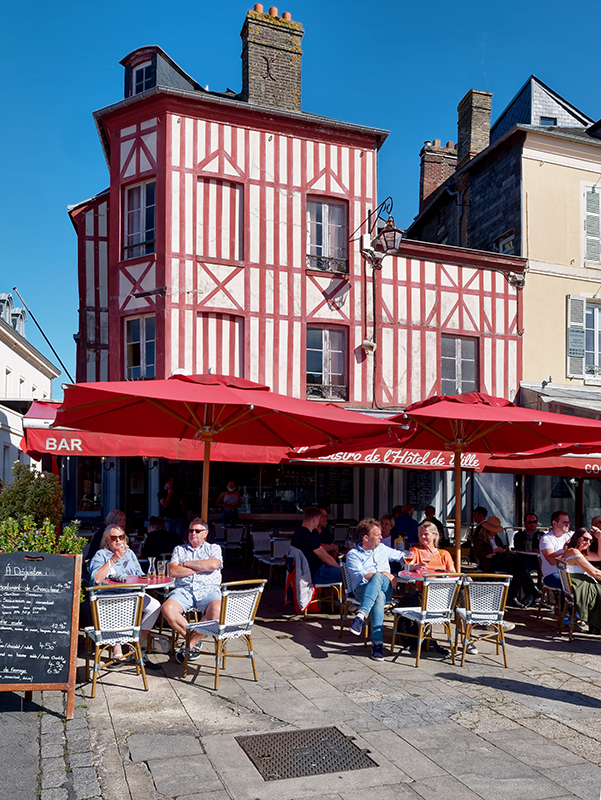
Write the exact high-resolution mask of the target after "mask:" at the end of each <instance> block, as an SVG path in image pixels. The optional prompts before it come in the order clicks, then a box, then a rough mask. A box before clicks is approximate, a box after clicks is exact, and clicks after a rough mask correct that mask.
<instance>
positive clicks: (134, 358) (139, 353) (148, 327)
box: [125, 314, 156, 380]
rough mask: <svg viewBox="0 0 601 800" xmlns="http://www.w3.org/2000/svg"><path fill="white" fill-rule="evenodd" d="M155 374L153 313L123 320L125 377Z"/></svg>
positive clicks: (154, 325) (148, 376) (145, 376)
mask: <svg viewBox="0 0 601 800" xmlns="http://www.w3.org/2000/svg"><path fill="white" fill-rule="evenodd" d="M155 376H156V319H155V316H154V314H151V315H149V316H146V317H133V318H130V319H126V320H125V379H126V380H141V379H143V378H154V377H155Z"/></svg>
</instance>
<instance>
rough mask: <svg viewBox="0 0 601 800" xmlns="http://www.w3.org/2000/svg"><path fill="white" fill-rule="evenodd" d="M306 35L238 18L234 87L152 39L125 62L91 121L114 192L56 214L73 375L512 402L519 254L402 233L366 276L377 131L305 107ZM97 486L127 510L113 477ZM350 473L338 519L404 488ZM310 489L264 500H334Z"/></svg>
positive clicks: (389, 400) (358, 396) (373, 408)
mask: <svg viewBox="0 0 601 800" xmlns="http://www.w3.org/2000/svg"><path fill="white" fill-rule="evenodd" d="M274 12H275V14H274ZM302 35H303V28H302V26H301V25H300V24H299V23H297V22H294V21H292V20H291V19H290V15H289V14H284V15H282V17H279V16H278V15H277V10H276V9H270V13H269V14H264V13H263V11H262V7H261V6H255V10H254V11H249V12H248V14H247V17H246V20H245V22H244V26H243V29H242V33H241V37H242V43H243V48H242V62H243V80H242V86H243V88H242V92H241V93H239V94H235V93H233V92H231V91H229V90H228V91H227V92H224V93H218V92H211V91H209V90H208V89H205V88H203V87H202V86H201V85H200V84H198V83H197V82H196V81H195V80H194V79H193V78H191V77H190V76H189V75H187V74H186V73H185V72H184V71H183V70H182V69H181V68H180V67H179V66H178V65H177V64H176V63H175V62H174V61H173V60H172V59H171V58H170V57H169V56H168V55H167V54H166V53H164V52H163V51H162V50H161V49H160V48H159V47H156V46H153V47H145V48H141V49H138V50H135V51H134V52H132V53H130V54H129V55H128V56H126V57H125V58H124V59H123V61H122V62H121V63H122V64H123V66H124V68H125V96H124V98H123V99H122V100H120V101H119V102H116V103H115V104H114V105H111V106H109V107H107V108H104V109H101V110H100V111H97V112H96V113H95V115H94V116H95V120H96V124H97V127H98V132H99V136H100V140H101V144H102V148H103V150H104V155H105V158H106V160H107V164H108V166H109V171H110V187H109V188H108V189H107V190H106V191H104V192H102V193H101V194H98V195H96V196H94V197H92V198H91V199H90V200H87V201H85V202H83V203H80V204H78V205H76V206H73V207H71V209H70V215H71V219H72V221H73V224H74V226H75V228H76V231H77V236H78V259H79V289H80V310H79V314H80V328H79V339H78V351H77V379H78V380H79V381H98V380H122V379H132V380H138V379H152V378H155V377H159V378H163V377H168V376H169V375H171V374H173V373H174V372H177V371H186V372H191V373H207V372H215V373H227V374H232V375H238V376H243V377H245V378H248V379H251V380H255V381H260V382H262V383H266V384H268V385H269V386H271V388H272V389H273V390H274V391H276V392H281V393H285V394H290V395H293V396H297V397H307V398H309V399H311V400H313V401H314V402H315V403H316V414H319V408H318V405H319V403H321V402H337V403H342V404H346V405H348V406H350V407H353V408H356V409H359V410H365V411H368V412H371V413H378V414H385V413H387V412H389V413H393V412H394V411H395V410H398V409H400V408H403V407H404V406H405V405H406V404H408V403H411V402H415V401H417V400H420V399H423V398H425V397H427V396H429V395H432V394H436V393H441V392H443V393H454V392H456V391H472V390H480V391H484V392H488V393H491V394H499V395H503V396H505V397H508V398H513V396H514V395H515V393H516V391H517V389H518V386H519V380H520V375H521V339H520V337H521V330H520V328H521V320H520V315H521V306H520V292H519V289H518V288H516V281H515V280H514V277H515V275H516V274H520V273H521V272H522V271H523V268H524V261H523V260H522V259H520V258H515V257H511V256H503V255H499V254H491V253H487V254H483V253H480V252H477V251H468V250H462V249H460V248H453V247H446V246H444V245H431V244H421V243H418V242H409V241H405V242H404V243H403V245H402V247H401V249H400V250H399V251H398V252H397V253H396V254H395V255H393V256H386V257H385V258H384V259H383V261H382V264H381V269H378V270H376V271H375V273H374V267H373V265H372V264H371V263H370V262H369V261H366V260H365V259H364V258H363V257H362V254H361V251H360V241H359V240H360V234H361V233H362V232H364V230H363V228H362V225H363V224H364V221H365V220H366V218H368V216H369V214H370V213H371V212H372V211H373V210H374V208H375V207H376V206H377V205H378V200H377V154H378V151H379V148H380V147H381V146H382V144H383V143H384V141H385V139H386V136H387V132H386V131H383V130H380V129H377V128H372V127H367V126H362V125H356V124H349V123H345V122H341V121H339V120H334V119H328V118H324V117H319V116H315V115H312V114H309V113H305V112H304V111H302V109H301V82H300V64H301V38H302ZM137 469H138V467H136V470H137ZM295 469H297V471H298V469H301V468H295ZM234 472H235V473H236V474H235V478H236V480H237V481H238V483H240V484H241V485H244V484H245V483H250V478H249V479H248V481H245V480H244V473H243V472H242V470H241V469H240V470H237V469H235V470H234ZM156 473H158V470H156ZM111 480H113V481H114V482H115V483H114V486H113V489H112V490H111V497H112V498H114V500H113V503H115V502H124V500H123V501H122V500H120V496H122V494H123V492H124V491H125V488H126V486H127V485H128V484H127V480H126V479H124V478H121V479H120V478H119V476H118V470H115V471H114V473H113V476H112V478H111ZM119 480H121V483H120V484H119V483H118V482H119ZM353 480H354V484H356V486H355V488H356V489H357V493H356V496H354V497H353V499H352V501H351V502H346V503H344V504H343V501H347V500H348V499H349V498H348V497H346V496H345V497H343V496H342V495H341V496H340V497H338V498H336V497H332V496H330V497H328V499H329V500H331V501H332V502H337V501H339V502H340V507H339V511H340V513H341V515H342V513H343V512H344V515H345V516H349V517H351V516H358V515H359V514H360V513H364V512H366V513H367V512H369V513H376V514H379V513H383V512H384V511H385V510H387V509H389V508H390V506H391V505H392V504H393V502H399V501H400V500H401V499H402V497H401V495H402V494H403V487H404V486H405V482H404V479H399V478H396V479H392V478H391V479H390V480H389V479H388V478H386V481H389V484H386V485H390V492H388V491H386V492H385V495H386V496H382V492H379V494H378V497H376V494H374V492H373V491H372V490H371V489H369V487H367V488H366V483H365V481H366V480H367V484H369V482H370V479H367V478H366V473H362V476H361V477H358V473H357V475H356V476H355V478H354V479H353ZM153 481H154V476H150V479H149V482H148V487H149V488H148V498H147V499H149V501H150V504H149V509H152V507H153V505H154V503H155V502H156V501H155V497H156V489H157V486H153ZM263 483H264V481H263ZM318 483H319V485H320V488H318V489H315V490H314V494H315V493H318V496H314V497H309V494H310V493H309V494H308V493H305V492H304V491H303V492H300V493H299V491H296V489H295V490H294V491H292V490H290V491H289V492H288V494H287V495H286V498H287V499H286V500H284V499H281V502H279V503H278V504H276V505H277V507H278V509H279V510H280V511H282V510H283V509H284V508H289V509H292V510H293V511H294V512H296V507H297V506H298V505H299V504H300V503H301V501H302V502H304V501H311V500H312V501H315V500H318V499H320V498H325V497H326V495H328V494H331V491H330V490H329V489H328V483H327V480H326V481H325V483H324V482H323V481H321V483H320V482H319V481H318ZM374 483H378V485H380V484H381V483H382V477H381V476H379V477H378V478H377V479H375V478H374ZM198 485H200V482H198ZM119 487H120V488H119ZM216 488H218V487H216ZM359 489H360V491H359ZM120 493H121V494H120ZM359 495H361V497H360V498H359ZM251 500H252V497H251ZM264 500H265V498H258V497H257V498H256V508H257V509H259V510H261V509H263V508H264V507H266V504H265V502H264ZM250 505H251V507H252V502H251V503H250ZM272 505H273V504H272ZM274 507H275V506H274ZM141 510H144V509H143V507H142V506H141Z"/></svg>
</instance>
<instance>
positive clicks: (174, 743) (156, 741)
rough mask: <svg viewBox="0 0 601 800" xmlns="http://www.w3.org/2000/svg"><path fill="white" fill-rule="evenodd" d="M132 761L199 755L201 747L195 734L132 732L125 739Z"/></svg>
mask: <svg viewBox="0 0 601 800" xmlns="http://www.w3.org/2000/svg"><path fill="white" fill-rule="evenodd" d="M127 745H128V747H129V754H130V758H131V760H132V761H134V762H136V761H150V760H151V759H158V758H179V757H180V756H194V755H201V753H202V747H201V745H200V742H199V741H198V739H197V738H196V737H195V736H183V735H181V734H173V735H168V734H160V733H157V734H134V735H133V736H130V737H129V739H128V740H127Z"/></svg>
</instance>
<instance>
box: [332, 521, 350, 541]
mask: <svg viewBox="0 0 601 800" xmlns="http://www.w3.org/2000/svg"><path fill="white" fill-rule="evenodd" d="M349 531H350V526H349V525H334V544H338V545H340V544H345V543H346V541H347V539H348V538H349Z"/></svg>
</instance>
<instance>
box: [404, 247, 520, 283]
mask: <svg viewBox="0 0 601 800" xmlns="http://www.w3.org/2000/svg"><path fill="white" fill-rule="evenodd" d="M395 255H397V256H402V257H404V258H414V259H419V260H421V261H440V262H442V263H443V264H456V265H457V266H460V267H474V268H476V269H492V270H502V271H503V272H515V273H519V274H520V275H521V274H522V273H523V272H524V271H525V269H526V265H527V263H528V259H527V258H522V257H521V256H505V255H501V253H489V252H488V251H485V250H470V249H468V248H466V247H454V246H452V245H448V244H434V243H432V242H419V241H416V240H414V239H403V240H402V242H401V246H400V247H399V249H398V250H397V251H396V253H395Z"/></svg>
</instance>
